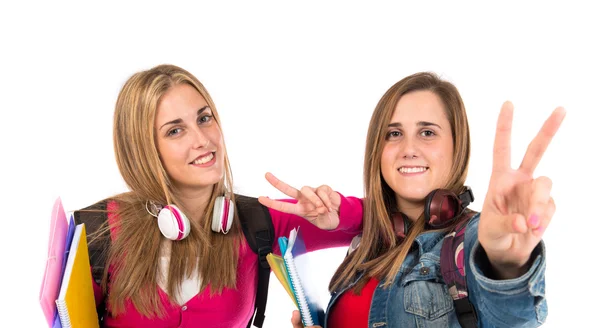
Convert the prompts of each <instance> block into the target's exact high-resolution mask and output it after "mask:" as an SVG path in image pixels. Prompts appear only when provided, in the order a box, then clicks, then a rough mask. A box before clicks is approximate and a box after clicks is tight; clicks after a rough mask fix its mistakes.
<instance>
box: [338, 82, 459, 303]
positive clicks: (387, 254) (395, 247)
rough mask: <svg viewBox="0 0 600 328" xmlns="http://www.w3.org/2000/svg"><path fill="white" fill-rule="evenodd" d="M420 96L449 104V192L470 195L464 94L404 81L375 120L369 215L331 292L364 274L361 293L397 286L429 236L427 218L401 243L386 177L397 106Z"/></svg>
mask: <svg viewBox="0 0 600 328" xmlns="http://www.w3.org/2000/svg"><path fill="white" fill-rule="evenodd" d="M417 90H429V91H431V92H433V93H435V94H436V95H437V96H438V97H439V98H440V100H441V101H442V103H443V104H444V107H445V110H446V116H447V118H448V121H449V122H450V126H451V128H452V139H453V141H454V150H453V161H452V169H451V175H450V177H449V179H448V182H447V185H446V187H445V188H446V189H449V190H452V191H453V192H455V193H457V194H458V193H460V192H461V191H462V189H464V183H465V180H466V177H467V169H468V164H469V156H470V148H471V146H470V137H469V124H468V121H467V114H466V111H465V107H464V104H463V101H462V98H461V97H460V94H459V93H458V90H457V89H456V87H455V86H454V85H453V84H451V83H450V82H447V81H444V80H442V79H440V78H439V77H438V76H437V75H435V74H433V73H428V72H422V73H416V74H413V75H411V76H408V77H406V78H404V79H402V80H400V81H399V82H397V83H396V84H394V85H393V86H392V87H391V88H390V89H389V90H387V92H386V93H385V94H384V95H383V97H382V98H381V100H379V103H378V104H377V106H376V107H375V111H374V112H373V115H372V116H371V122H370V123H369V130H368V132H367V143H366V149H365V163H364V186H365V199H364V207H365V209H364V217H363V234H362V239H361V246H360V247H358V248H357V249H356V250H355V251H354V252H352V253H351V254H350V255H349V256H347V257H346V259H345V260H344V262H343V263H342V264H341V265H340V267H339V268H338V269H337V271H336V273H335V275H334V276H333V278H332V280H331V283H330V285H329V288H330V290H331V291H334V290H338V289H339V288H341V287H343V286H346V285H348V284H349V283H351V281H352V280H353V279H354V278H355V277H356V274H357V273H359V272H364V273H365V274H364V276H363V277H362V278H361V279H360V281H358V283H357V284H356V287H355V291H356V292H359V291H360V290H361V289H362V287H364V285H365V284H366V283H367V281H368V280H369V279H370V278H371V277H375V278H377V279H380V280H382V279H386V284H391V283H392V282H393V279H394V276H395V274H396V272H398V271H399V270H400V267H401V266H402V263H403V262H404V259H405V258H406V255H407V254H408V252H409V251H410V248H411V246H412V244H413V242H414V240H415V238H416V237H417V236H418V235H419V234H421V233H422V232H423V231H424V230H425V219H424V216H423V215H421V216H420V217H419V218H418V219H417V221H416V222H415V223H414V224H413V226H412V228H411V229H410V231H409V232H408V234H407V236H406V238H405V239H404V241H403V242H401V243H400V242H399V241H398V240H397V239H396V235H395V233H394V229H393V226H392V222H391V220H390V216H391V213H392V209H394V208H396V197H395V193H394V191H393V190H392V188H390V186H388V184H387V183H386V182H385V180H384V179H383V176H382V174H381V156H382V153H383V146H384V142H385V134H386V131H387V125H388V124H389V122H390V121H391V119H392V116H393V114H394V109H395V108H396V104H397V103H398V101H399V100H400V98H401V97H402V96H403V95H405V94H407V93H409V92H413V91H417Z"/></svg>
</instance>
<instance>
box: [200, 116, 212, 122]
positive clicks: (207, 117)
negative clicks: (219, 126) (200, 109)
mask: <svg viewBox="0 0 600 328" xmlns="http://www.w3.org/2000/svg"><path fill="white" fill-rule="evenodd" d="M212 118H213V116H212V115H203V116H200V117H199V118H198V124H205V123H208V122H210V121H212Z"/></svg>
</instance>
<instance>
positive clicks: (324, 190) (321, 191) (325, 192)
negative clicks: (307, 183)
mask: <svg viewBox="0 0 600 328" xmlns="http://www.w3.org/2000/svg"><path fill="white" fill-rule="evenodd" d="M331 192H333V190H332V189H331V187H329V186H327V185H322V186H320V187H319V188H317V196H319V198H321V201H323V203H324V204H325V206H327V209H328V210H329V212H333V211H334V209H333V203H332V202H331V198H330V197H329V195H330V194H331Z"/></svg>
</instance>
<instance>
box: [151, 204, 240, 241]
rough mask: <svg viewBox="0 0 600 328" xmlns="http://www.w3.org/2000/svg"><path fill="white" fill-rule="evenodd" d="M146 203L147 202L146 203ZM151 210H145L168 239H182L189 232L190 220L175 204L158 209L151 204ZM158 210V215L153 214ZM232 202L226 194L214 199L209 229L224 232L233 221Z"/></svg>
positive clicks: (227, 230)
mask: <svg viewBox="0 0 600 328" xmlns="http://www.w3.org/2000/svg"><path fill="white" fill-rule="evenodd" d="M146 205H147V204H146ZM152 206H153V211H150V210H148V208H147V206H146V210H148V213H150V214H151V215H152V216H155V217H156V218H157V222H158V229H160V232H161V233H162V234H163V236H165V238H168V239H170V240H182V239H184V238H185V237H187V236H188V235H189V234H190V230H191V225H190V220H189V219H188V218H187V217H186V216H185V214H183V212H182V211H181V210H180V209H179V208H177V206H175V205H167V206H164V207H162V208H161V209H160V211H159V208H158V206H156V205H155V204H152ZM156 212H158V215H156V214H153V213H156ZM233 212H234V204H233V201H231V199H230V198H229V197H228V196H219V197H217V199H216V200H215V207H214V209H213V218H212V225H211V229H212V231H214V232H221V233H223V234H226V233H227V232H229V229H231V224H232V223H233Z"/></svg>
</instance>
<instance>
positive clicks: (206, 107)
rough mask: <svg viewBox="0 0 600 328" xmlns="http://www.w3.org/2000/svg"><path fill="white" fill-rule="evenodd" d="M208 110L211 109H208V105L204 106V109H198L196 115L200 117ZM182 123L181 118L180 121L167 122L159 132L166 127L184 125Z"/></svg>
mask: <svg viewBox="0 0 600 328" xmlns="http://www.w3.org/2000/svg"><path fill="white" fill-rule="evenodd" d="M207 109H210V107H208V105H206V106H204V107H202V108H200V109H198V113H197V114H196V115H197V116H200V114H202V112H204V111H205V110H207ZM182 122H183V120H182V119H180V118H178V119H176V120H172V121H169V122H167V123H165V124H163V125H162V126H161V127H160V128H159V130H161V129H162V128H164V127H165V126H166V125H173V124H180V123H182Z"/></svg>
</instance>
